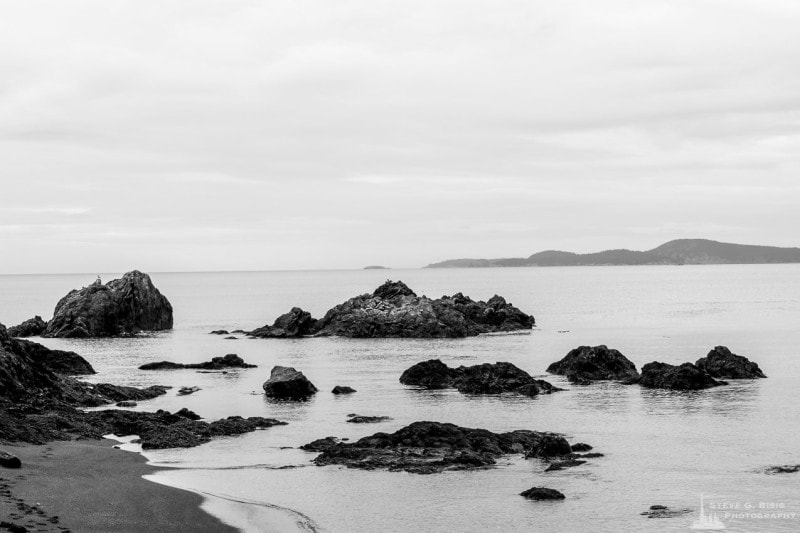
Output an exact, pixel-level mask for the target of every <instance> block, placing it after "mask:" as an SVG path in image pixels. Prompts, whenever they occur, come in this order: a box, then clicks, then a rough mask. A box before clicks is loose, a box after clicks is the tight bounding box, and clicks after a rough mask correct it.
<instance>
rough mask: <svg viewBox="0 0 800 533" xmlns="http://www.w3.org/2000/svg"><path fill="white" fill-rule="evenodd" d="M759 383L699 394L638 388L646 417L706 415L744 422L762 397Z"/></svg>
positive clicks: (740, 382)
mask: <svg viewBox="0 0 800 533" xmlns="http://www.w3.org/2000/svg"><path fill="white" fill-rule="evenodd" d="M760 385H761V383H759V381H758V380H738V381H735V380H731V381H730V382H729V385H722V386H720V387H714V388H712V389H705V390H700V391H669V390H659V389H646V388H644V387H642V388H641V398H642V405H643V410H644V412H645V414H647V415H651V416H675V415H676V414H679V415H707V416H711V417H724V418H734V419H744V418H746V417H748V416H751V415H752V414H754V413H756V412H757V411H758V408H759V405H760V397H761V386H760Z"/></svg>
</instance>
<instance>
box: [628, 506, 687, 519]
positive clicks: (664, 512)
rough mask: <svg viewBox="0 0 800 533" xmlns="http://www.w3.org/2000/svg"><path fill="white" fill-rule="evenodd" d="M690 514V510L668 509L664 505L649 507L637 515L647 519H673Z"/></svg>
mask: <svg viewBox="0 0 800 533" xmlns="http://www.w3.org/2000/svg"><path fill="white" fill-rule="evenodd" d="M691 512H692V509H670V508H669V507H667V506H666V505H651V506H650V509H649V510H647V511H644V512H643V513H639V514H641V515H642V516H646V517H647V518H675V517H676V516H683V515H685V514H687V513H691Z"/></svg>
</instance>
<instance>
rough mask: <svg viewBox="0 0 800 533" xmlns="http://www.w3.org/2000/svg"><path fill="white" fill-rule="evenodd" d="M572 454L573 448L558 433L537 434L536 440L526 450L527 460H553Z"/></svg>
mask: <svg viewBox="0 0 800 533" xmlns="http://www.w3.org/2000/svg"><path fill="white" fill-rule="evenodd" d="M571 453H572V446H570V445H569V442H567V439H565V438H564V437H562V436H561V435H559V434H558V433H537V434H536V438H535V439H533V440H532V441H531V442H530V443H529V444H528V446H527V448H526V451H525V458H526V459H552V458H554V457H563V456H568V455H570V454H571Z"/></svg>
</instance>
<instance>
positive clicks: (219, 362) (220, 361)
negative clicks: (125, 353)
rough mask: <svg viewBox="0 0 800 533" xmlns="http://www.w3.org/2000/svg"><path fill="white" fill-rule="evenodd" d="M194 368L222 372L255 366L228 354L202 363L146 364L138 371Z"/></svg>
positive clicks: (169, 362) (233, 354) (168, 362)
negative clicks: (228, 369)
mask: <svg viewBox="0 0 800 533" xmlns="http://www.w3.org/2000/svg"><path fill="white" fill-rule="evenodd" d="M185 368H194V369H200V370H223V369H225V368H256V365H251V364H249V363H245V362H244V359H242V358H241V357H239V356H238V355H236V354H235V353H229V354H226V355H224V356H222V357H212V358H211V361H205V362H203V363H188V364H184V363H173V362H171V361H158V362H156V363H146V364H143V365H142V366H140V367H139V370H180V369H185Z"/></svg>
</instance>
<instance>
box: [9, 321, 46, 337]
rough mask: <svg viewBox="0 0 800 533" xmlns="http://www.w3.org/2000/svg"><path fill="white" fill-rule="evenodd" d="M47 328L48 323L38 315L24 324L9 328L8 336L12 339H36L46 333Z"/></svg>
mask: <svg viewBox="0 0 800 533" xmlns="http://www.w3.org/2000/svg"><path fill="white" fill-rule="evenodd" d="M46 328H47V322H45V321H44V320H42V317H40V316H39V315H36V316H35V317H33V318H29V319H28V320H26V321H25V322H23V323H22V324H19V325H17V326H12V327H10V328H8V334H9V336H11V337H20V338H21V337H35V336H37V335H41V334H42V333H44V330H45V329H46Z"/></svg>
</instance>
